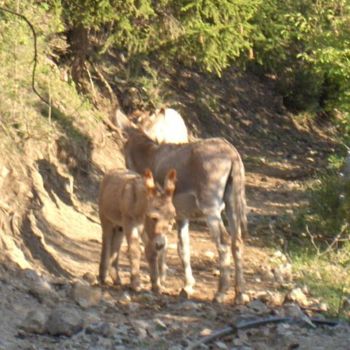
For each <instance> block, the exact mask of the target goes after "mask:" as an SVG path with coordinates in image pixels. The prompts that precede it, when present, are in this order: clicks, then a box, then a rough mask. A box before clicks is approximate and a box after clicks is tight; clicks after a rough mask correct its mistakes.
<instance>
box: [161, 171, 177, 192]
mask: <svg viewBox="0 0 350 350" xmlns="http://www.w3.org/2000/svg"><path fill="white" fill-rule="evenodd" d="M176 180H177V179H176V170H175V169H170V170H169V171H168V174H167V176H166V178H165V181H164V190H165V193H166V194H167V195H168V196H172V195H173V194H174V191H175V182H176Z"/></svg>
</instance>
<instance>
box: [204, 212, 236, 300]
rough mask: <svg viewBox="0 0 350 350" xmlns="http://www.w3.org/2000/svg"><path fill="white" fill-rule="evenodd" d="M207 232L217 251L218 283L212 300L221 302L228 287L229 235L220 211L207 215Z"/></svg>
mask: <svg viewBox="0 0 350 350" xmlns="http://www.w3.org/2000/svg"><path fill="white" fill-rule="evenodd" d="M207 224H208V228H209V232H210V234H211V236H212V238H213V240H214V242H215V244H216V248H217V250H218V253H219V270H220V277H219V285H218V291H217V292H216V294H215V297H214V301H216V302H219V303H221V302H223V301H224V298H225V294H226V293H227V291H228V289H229V287H230V260H231V259H230V236H229V234H228V233H227V231H226V229H225V226H224V224H223V222H222V219H221V215H220V213H218V214H216V215H210V216H208V217H207Z"/></svg>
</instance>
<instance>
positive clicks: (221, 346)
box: [214, 341, 228, 350]
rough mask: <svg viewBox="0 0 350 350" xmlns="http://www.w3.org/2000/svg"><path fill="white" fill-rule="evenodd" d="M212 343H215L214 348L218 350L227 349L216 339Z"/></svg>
mask: <svg viewBox="0 0 350 350" xmlns="http://www.w3.org/2000/svg"><path fill="white" fill-rule="evenodd" d="M214 345H215V348H216V349H218V350H227V349H228V347H227V345H226V344H225V343H224V342H222V341H216V342H215V343H214Z"/></svg>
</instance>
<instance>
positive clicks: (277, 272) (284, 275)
mask: <svg viewBox="0 0 350 350" xmlns="http://www.w3.org/2000/svg"><path fill="white" fill-rule="evenodd" d="M273 274H274V277H275V280H276V281H277V282H278V283H284V282H291V281H292V280H293V274H292V265H291V264H289V263H285V264H282V265H279V266H278V267H277V268H275V269H274V270H273Z"/></svg>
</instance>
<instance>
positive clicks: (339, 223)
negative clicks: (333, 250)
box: [299, 174, 350, 244]
mask: <svg viewBox="0 0 350 350" xmlns="http://www.w3.org/2000/svg"><path fill="white" fill-rule="evenodd" d="M309 199H310V204H309V206H308V208H306V209H305V211H304V212H303V213H302V214H301V216H300V218H299V220H300V222H301V223H302V224H303V226H304V230H305V229H306V230H308V231H309V232H311V234H313V235H315V237H316V239H317V241H318V242H320V244H322V243H325V241H327V240H331V239H334V237H335V236H336V235H337V234H339V233H340V232H342V234H343V236H344V237H345V236H348V235H349V234H350V226H349V225H350V181H349V180H348V179H345V178H342V177H340V176H339V175H333V174H331V175H324V176H323V177H321V178H320V179H319V180H317V181H316V182H315V183H314V184H313V185H312V186H311V187H310V189H309Z"/></svg>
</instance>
